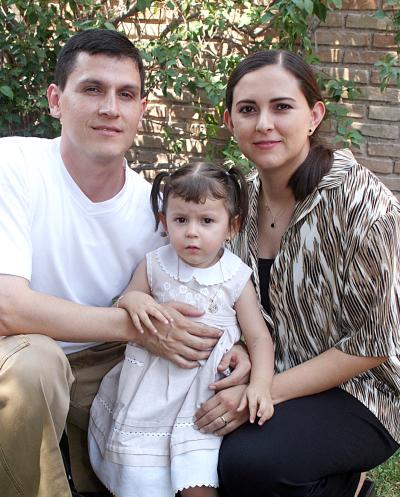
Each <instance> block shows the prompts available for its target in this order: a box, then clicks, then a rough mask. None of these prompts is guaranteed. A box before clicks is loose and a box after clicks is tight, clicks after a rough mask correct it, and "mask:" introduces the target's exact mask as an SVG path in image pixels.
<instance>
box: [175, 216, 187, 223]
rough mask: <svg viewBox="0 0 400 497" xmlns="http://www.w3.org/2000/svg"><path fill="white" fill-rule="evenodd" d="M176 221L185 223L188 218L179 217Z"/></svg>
mask: <svg viewBox="0 0 400 497" xmlns="http://www.w3.org/2000/svg"><path fill="white" fill-rule="evenodd" d="M175 221H176V222H177V223H178V224H183V223H184V222H186V218H184V217H177V218H176V219H175Z"/></svg>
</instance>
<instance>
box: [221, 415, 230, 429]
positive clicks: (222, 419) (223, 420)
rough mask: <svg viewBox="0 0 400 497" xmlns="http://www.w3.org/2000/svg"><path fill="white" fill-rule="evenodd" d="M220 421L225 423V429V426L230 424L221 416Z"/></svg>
mask: <svg viewBox="0 0 400 497" xmlns="http://www.w3.org/2000/svg"><path fill="white" fill-rule="evenodd" d="M219 419H220V420H221V421H222V422H223V423H224V428H225V426H226V425H227V424H228V421H227V420H226V419H225V418H224V417H223V416H220V417H219Z"/></svg>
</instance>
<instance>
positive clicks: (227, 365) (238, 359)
mask: <svg viewBox="0 0 400 497" xmlns="http://www.w3.org/2000/svg"><path fill="white" fill-rule="evenodd" d="M250 369H251V362H250V358H249V354H248V352H247V349H246V346H245V345H244V344H243V343H242V342H239V343H237V344H235V345H234V346H233V347H232V348H231V349H230V350H228V352H227V353H226V354H224V356H223V357H222V359H221V362H220V363H219V365H218V372H219V373H221V374H226V373H225V372H226V371H229V374H228V375H226V377H225V378H222V379H221V380H218V381H216V382H214V383H212V384H211V385H209V388H210V390H215V391H216V392H218V391H220V390H224V389H225V388H229V387H233V386H236V385H247V384H248V383H249V379H250Z"/></svg>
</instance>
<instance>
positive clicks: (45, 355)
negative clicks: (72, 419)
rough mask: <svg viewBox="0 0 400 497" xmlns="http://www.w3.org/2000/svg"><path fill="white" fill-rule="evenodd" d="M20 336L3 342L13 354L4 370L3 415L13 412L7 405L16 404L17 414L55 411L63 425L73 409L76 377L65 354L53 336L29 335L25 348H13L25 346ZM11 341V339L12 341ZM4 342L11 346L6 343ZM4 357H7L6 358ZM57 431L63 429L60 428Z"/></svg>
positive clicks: (0, 388) (0, 394)
mask: <svg viewBox="0 0 400 497" xmlns="http://www.w3.org/2000/svg"><path fill="white" fill-rule="evenodd" d="M18 338H19V337H6V338H3V339H2V340H0V348H2V349H5V347H2V345H4V346H6V347H8V351H9V354H8V356H7V357H6V358H5V360H4V361H3V364H2V367H1V369H0V379H1V386H0V407H2V408H3V414H6V412H10V410H7V409H6V406H7V405H9V406H10V405H11V404H12V405H13V410H14V412H16V411H17V412H20V413H22V414H23V412H24V410H26V413H25V415H31V416H34V417H35V416H37V415H38V414H39V412H38V411H40V410H43V409H44V408H45V410H48V411H50V412H51V413H53V412H55V415H54V418H55V422H56V425H57V424H63V422H64V421H65V417H66V413H67V411H68V406H69V389H70V386H71V384H72V381H73V376H72V373H71V369H70V366H69V363H68V360H67V358H66V357H65V354H64V353H63V351H62V350H61V349H60V347H59V346H58V345H57V344H56V342H54V340H52V339H51V338H49V337H46V336H43V335H27V336H24V337H23V340H25V343H24V346H21V347H18V346H15V347H13V342H14V343H15V344H18V343H22V342H21V338H20V341H19V342H18ZM9 339H10V340H9ZM3 340H5V341H8V343H4V344H3V343H2V342H3ZM3 357H4V356H3ZM56 427H57V431H59V430H60V429H62V427H61V426H56Z"/></svg>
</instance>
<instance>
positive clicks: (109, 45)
mask: <svg viewBox="0 0 400 497" xmlns="http://www.w3.org/2000/svg"><path fill="white" fill-rule="evenodd" d="M80 52H85V53H87V54H89V55H97V54H104V55H107V56H109V57H119V58H124V57H126V58H129V59H132V60H133V61H134V62H135V64H136V66H137V68H138V71H139V75H140V86H141V90H140V91H141V96H142V97H144V93H145V92H144V67H143V61H142V57H141V56H140V53H139V50H138V49H137V48H136V47H135V46H134V45H133V43H132V42H131V41H130V40H129V38H127V37H126V36H125V35H123V34H121V33H118V32H117V31H113V30H110V29H87V30H85V31H81V32H79V33H77V34H75V35H74V36H72V37H71V38H70V39H69V40H68V41H67V43H66V44H65V45H64V47H63V48H62V49H61V51H60V53H59V54H58V59H57V65H56V70H55V82H56V85H57V86H58V87H59V88H60V89H61V90H64V88H65V85H66V84H67V79H68V77H69V75H70V74H71V72H72V71H73V70H74V68H75V63H76V58H77V56H78V55H79V53H80Z"/></svg>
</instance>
